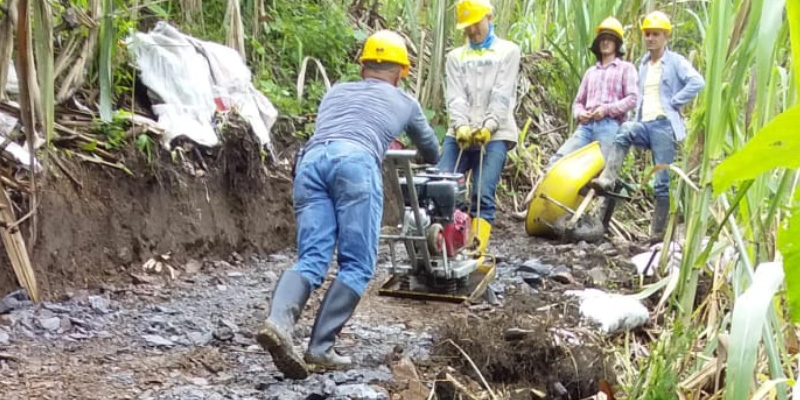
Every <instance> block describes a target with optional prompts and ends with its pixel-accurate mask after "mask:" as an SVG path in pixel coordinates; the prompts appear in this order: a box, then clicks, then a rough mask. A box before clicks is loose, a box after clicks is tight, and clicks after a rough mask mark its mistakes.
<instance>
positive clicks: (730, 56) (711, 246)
mask: <svg viewBox="0 0 800 400" xmlns="http://www.w3.org/2000/svg"><path fill="white" fill-rule="evenodd" d="M792 1H795V2H796V1H797V0H778V1H771V0H711V1H680V2H676V1H656V0H639V1H621V0H618V1H614V0H598V1H589V2H586V1H578V0H547V1H536V2H534V1H529V0H517V1H514V0H497V1H495V2H494V4H495V6H496V8H497V14H496V19H495V21H496V25H497V31H498V33H499V34H500V35H505V36H506V37H508V38H509V39H511V40H513V41H515V42H517V43H519V44H520V45H521V47H522V48H523V50H524V51H526V52H531V51H538V50H549V51H551V52H553V53H554V54H556V55H557V56H558V57H560V58H561V59H562V60H564V61H565V62H566V63H567V65H568V66H569V70H567V71H564V73H565V76H568V78H567V79H568V81H570V82H572V86H571V87H572V88H573V90H572V93H573V94H574V92H575V91H577V87H578V84H579V82H580V78H581V76H582V74H583V72H584V71H585V70H586V69H587V68H588V67H589V66H590V65H591V64H593V63H594V58H593V56H592V55H591V54H590V52H589V51H588V48H589V46H590V45H591V41H592V39H593V38H594V32H593V30H594V27H595V26H596V25H597V24H598V23H599V22H600V21H602V19H604V18H605V17H607V16H609V15H614V16H616V17H617V18H618V19H620V20H621V21H622V22H623V25H624V26H625V28H626V37H625V39H626V50H627V53H628V55H627V58H628V59H629V60H632V61H635V60H638V58H639V57H640V56H642V55H643V52H644V49H643V46H642V40H641V33H640V30H639V26H640V23H641V21H642V18H643V16H644V15H645V14H646V13H647V12H649V11H652V10H654V9H660V10H662V11H665V12H667V13H668V14H670V15H671V17H672V19H673V25H674V35H673V37H672V43H671V44H672V49H673V50H678V51H679V52H680V53H682V54H683V55H685V56H686V57H687V58H689V59H690V60H691V61H692V63H693V64H694V65H695V67H696V68H697V69H698V70H700V71H701V73H703V74H704V76H705V80H706V84H707V85H706V88H705V89H704V91H703V92H702V93H701V94H700V96H699V97H698V99H697V100H696V101H695V102H694V104H693V105H691V106H690V107H688V108H687V111H688V114H687V115H685V118H686V120H687V126H688V128H689V132H688V137H687V139H686V142H685V144H684V146H683V147H682V149H681V157H680V161H679V162H678V163H677V165H678V166H679V167H680V168H681V169H682V170H683V171H686V172H687V173H688V176H689V177H690V179H692V180H693V181H694V182H695V184H696V185H686V184H684V182H683V181H681V180H679V179H675V180H674V181H673V182H674V184H673V188H672V193H673V194H674V197H673V209H674V211H676V213H675V214H674V215H673V216H672V218H671V220H670V231H671V234H670V235H669V236H670V237H671V238H673V240H675V241H678V242H679V243H680V244H681V245H682V247H683V258H682V263H681V268H680V272H679V274H678V276H677V281H676V283H677V287H676V288H675V290H672V291H670V292H668V293H667V297H666V300H667V301H668V304H670V305H671V306H670V307H669V309H668V310H667V314H666V315H665V319H666V320H668V321H673V324H674V325H673V326H672V328H674V329H675V330H674V331H673V330H672V329H669V328H668V330H667V331H665V332H664V333H663V334H662V335H661V336H658V337H657V338H656V343H655V344H653V345H652V348H653V349H661V350H660V351H656V352H653V353H652V354H651V355H650V356H649V357H647V358H643V359H641V358H640V359H639V360H638V361H637V362H636V363H635V365H632V366H631V369H630V373H632V374H637V376H640V377H642V378H645V377H646V378H647V379H636V378H635V377H628V378H625V377H623V378H622V379H621V381H623V382H626V384H625V385H624V386H625V387H624V389H625V390H626V392H627V393H628V394H630V395H632V396H633V398H659V396H663V395H668V396H670V397H672V396H674V395H675V394H676V391H677V392H679V393H678V394H680V390H678V388H677V387H675V385H673V387H670V388H665V387H663V385H662V386H658V385H655V386H654V385H653V382H654V381H655V380H658V379H660V378H663V377H666V376H675V377H686V375H689V374H690V373H692V372H697V371H701V370H702V369H703V368H704V367H706V365H705V360H704V358H703V357H713V356H715V355H718V354H721V353H722V352H724V351H725V350H724V349H723V348H721V347H719V343H720V341H719V340H718V337H719V335H721V334H724V335H729V334H730V332H732V331H734V330H735V329H732V328H734V327H732V326H731V324H732V322H731V316H732V312H733V310H734V309H735V308H736V304H737V300H738V298H739V296H740V295H741V294H742V293H744V292H745V291H746V290H747V289H748V288H749V287H750V285H751V284H752V279H753V276H755V274H756V267H755V266H756V265H759V264H760V263H763V262H766V261H772V260H773V259H774V257H775V256H776V239H775V233H776V231H777V228H778V226H780V224H781V221H783V220H784V219H786V218H787V216H788V208H787V207H786V205H788V204H789V202H790V199H791V196H792V194H793V193H795V192H796V186H797V178H796V177H797V174H796V172H795V171H787V170H777V171H774V172H771V173H767V174H764V175H761V176H758V177H756V178H755V179H752V180H751V181H748V182H746V183H745V184H743V185H740V186H739V187H737V188H733V189H732V190H730V191H727V192H724V193H722V194H721V195H719V196H714V195H713V193H712V188H711V181H712V177H713V173H714V168H715V166H716V165H717V164H719V162H720V161H721V160H722V159H724V158H725V157H727V156H728V155H730V154H733V153H734V152H736V151H737V150H739V149H740V148H742V147H743V146H744V145H745V144H746V143H747V142H748V141H749V140H750V139H751V138H752V137H753V136H754V135H755V134H756V132H758V131H759V130H760V129H761V128H762V127H764V126H765V125H766V124H767V123H769V122H770V121H771V120H772V119H773V118H775V117H776V116H777V115H778V114H779V113H781V112H782V111H784V110H786V109H787V108H788V107H790V106H791V105H792V104H794V102H796V101H797V97H796V91H795V90H793V89H794V88H795V87H796V86H797V85H798V80H800V78H798V77H797V76H798V75H797V74H798V70H800V68H797V66H796V65H791V63H789V62H788V61H789V51H788V50H790V48H789V47H788V45H787V43H788V42H789V40H788V39H789V30H788V29H787V18H786V15H785V12H784V7H785V6H786V5H788V3H789V2H792ZM406 3H412V2H411V1H406ZM413 3H415V4H416V5H417V6H418V4H419V3H417V2H413ZM400 6H402V5H400ZM440 7H441V3H440V2H438V1H431V2H427V3H426V8H427V10H422V15H425V14H426V13H430V12H434V13H438V12H439V11H440ZM798 7H800V6H798ZM407 11H409V12H411V10H407ZM436 22H437V23H438V22H440V21H436ZM431 29H433V30H434V32H436V33H438V35H437V34H435V42H436V43H435V44H434V48H439V49H441V48H442V47H443V46H446V45H445V44H444V43H440V41H442V40H445V41H446V40H448V39H449V38H447V37H445V36H443V35H442V32H443V28H442V27H441V26H440V25H434V26H431ZM798 37H800V36H798ZM796 40H798V41H800V39H796ZM452 43H453V44H452V45H456V44H458V43H459V38H456V37H453V38H452ZM791 50H794V51H798V50H797V49H794V48H793V49H791ZM434 57H435V56H434ZM434 60H435V58H434ZM434 62H435V61H434ZM787 65H791V66H792V67H794V68H793V69H794V74H793V73H792V71H789V70H787ZM430 73H431V74H438V73H439V72H438V70H434V69H433V68H432V69H431V71H430ZM539 84H547V83H546V82H542V83H539ZM428 89H430V88H428ZM429 99H430V98H429V97H423V100H424V101H428V100H429ZM570 100H571V99H570ZM427 105H428V106H433V104H431V103H430V102H428V103H427ZM520 151H524V149H523V150H520ZM525 159H526V157H524V156H523V155H520V154H515V157H513V160H516V161H515V162H519V163H523V162H524V161H523V160H525ZM524 168H530V167H524ZM692 186H697V187H698V188H699V190H695V189H693V188H692ZM678 216H681V217H678ZM678 228H680V229H678ZM726 248H729V249H733V250H734V251H735V253H736V254H737V256H736V257H735V258H734V259H733V260H726V261H725V262H722V261H721V259H719V258H718V257H715V255H717V254H718V253H719V252H720V251H722V250H724V249H726ZM709 261H714V265H713V268H709V267H708V265H709V264H708V262H709ZM701 280H705V281H709V280H710V281H712V282H716V283H717V286H716V287H715V288H714V290H713V291H712V293H711V294H709V297H708V298H702V299H697V295H698V287H699V284H700V281H701ZM779 295H780V294H779ZM695 304H700V306H699V307H698V308H696V307H695ZM764 317H765V319H764V323H763V324H761V325H758V327H757V329H758V330H759V331H763V332H760V333H761V334H760V335H758V336H759V337H760V341H759V342H758V343H760V345H758V344H756V346H755V347H752V346H750V347H747V350H746V352H747V353H748V354H747V357H756V355H757V354H759V352H760V351H762V350H763V354H764V358H763V359H762V358H760V357H756V358H752V359H753V360H757V362H756V363H754V364H752V365H745V364H743V363H738V362H736V361H733V360H731V361H729V363H728V365H727V367H728V369H727V370H728V373H729V374H732V376H735V378H734V379H733V381H731V382H730V385H733V384H739V385H742V384H743V382H745V383H747V382H755V377H756V376H757V375H764V376H768V377H770V379H771V380H770V384H769V388H771V389H772V390H773V391H774V392H775V393H776V395H777V397H778V398H780V399H785V398H787V396H788V387H787V385H786V383H785V380H784V379H785V377H786V376H794V375H795V374H794V373H793V372H794V371H793V370H792V367H791V366H790V363H789V360H790V356H789V355H788V352H787V350H786V348H785V347H786V346H785V343H784V340H783V335H782V332H784V331H785V330H786V329H787V327H788V325H787V324H788V321H787V320H786V317H785V314H784V313H783V312H782V309H779V308H777V307H776V306H775V305H773V304H771V305H770V306H769V307H768V308H767V311H766V315H765V316H764ZM742 321H744V322H742ZM748 322H752V321H750V320H749V319H747V318H745V319H744V320H742V318H741V316H740V317H737V319H736V323H737V324H744V323H748ZM695 326H703V327H705V329H704V330H697V329H689V328H691V327H695ZM739 328H741V327H738V328H737V329H739ZM737 332H738V331H737ZM731 339H732V340H737V341H739V340H746V339H742V338H741V337H740V334H738V333H737V334H736V335H734V336H733V337H732V338H731ZM675 341H678V342H684V341H686V342H688V343H690V344H691V345H690V346H688V348H699V349H702V350H701V351H700V352H698V353H697V354H695V353H692V352H690V353H688V354H685V353H677V351H681V352H685V347H682V346H671V345H670V344H669V343H672V342H675ZM742 343H744V342H741V343H740V342H737V343H734V344H733V347H734V348H735V349H740V348H741V347H737V346H739V345H740V344H742ZM678 349H683V350H678ZM734 381H735V382H734ZM717 389H718V392H717V393H716V395H720V394H722V393H724V395H725V397H726V398H730V399H740V398H749V397H750V396H751V395H752V394H753V392H754V391H755V390H756V389H757V387H756V386H752V385H746V386H741V387H738V388H736V389H735V390H734V389H733V388H732V387H729V389H728V390H727V391H725V390H724V387H720V388H717ZM665 390H666V391H668V392H669V393H666V392H664V391H665ZM687 390H688V389H687ZM762 391H763V387H762ZM689 392H692V393H699V392H697V391H696V390H695V389H694V388H693V389H692V390H689ZM681 395H682V394H681ZM709 395H713V393H709Z"/></svg>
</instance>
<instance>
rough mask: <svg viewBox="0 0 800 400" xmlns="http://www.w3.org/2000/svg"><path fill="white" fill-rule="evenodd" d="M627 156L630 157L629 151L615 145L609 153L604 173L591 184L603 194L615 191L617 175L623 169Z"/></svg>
mask: <svg viewBox="0 0 800 400" xmlns="http://www.w3.org/2000/svg"><path fill="white" fill-rule="evenodd" d="M626 155H628V149H625V148H623V147H620V146H618V145H617V144H614V147H612V148H611V151H609V152H608V159H607V160H606V167H605V168H604V169H603V172H602V173H601V174H600V176H598V177H597V178H595V179H592V180H591V181H590V182H589V184H590V185H591V186H592V187H594V188H595V189H599V190H601V191H603V192H611V191H613V190H614V185H615V184H616V183H617V173H618V172H619V169H620V168H621V167H622V162H623V161H625V156H626Z"/></svg>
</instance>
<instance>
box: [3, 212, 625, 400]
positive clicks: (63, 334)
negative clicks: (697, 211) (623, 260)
mask: <svg viewBox="0 0 800 400" xmlns="http://www.w3.org/2000/svg"><path fill="white" fill-rule="evenodd" d="M492 247H493V248H494V249H495V251H496V252H497V253H498V254H499V255H500V256H501V259H500V261H501V262H500V265H499V271H498V272H499V277H498V279H497V281H496V282H495V283H494V284H493V285H492V287H493V288H494V289H495V290H496V292H497V294H498V295H499V296H498V299H499V304H498V303H495V304H482V305H450V304H442V303H425V302H420V301H412V300H402V299H394V298H386V297H379V296H377V294H376V292H377V289H378V286H379V285H380V284H381V283H383V282H384V281H385V279H386V278H387V276H386V273H385V271H386V261H387V260H386V258H387V257H386V256H385V254H387V252H386V251H382V256H381V258H380V265H379V268H378V277H377V278H376V280H375V281H374V283H373V285H372V286H371V288H370V291H369V292H368V294H367V295H366V296H365V298H364V300H363V301H362V303H361V304H360V305H359V308H358V310H357V313H356V316H355V317H354V318H353V320H352V321H351V323H350V324H348V326H346V327H345V330H344V332H343V335H342V338H341V340H340V341H339V343H338V345H339V346H340V347H341V349H342V350H343V351H344V352H346V353H348V354H350V355H353V356H354V359H355V362H356V368H355V369H353V370H350V371H341V372H334V373H326V374H322V375H319V374H315V375H312V376H311V377H310V378H308V379H307V380H305V381H302V382H296V381H284V380H283V379H282V378H281V376H280V374H279V373H278V372H277V371H276V370H275V369H274V367H273V366H272V364H271V363H270V362H269V356H268V355H266V354H264V353H263V352H262V351H261V349H260V348H259V347H258V346H257V344H256V343H255V340H254V339H253V333H254V332H255V330H256V328H257V325H258V322H259V321H261V320H263V318H264V317H265V316H266V314H267V301H266V299H267V298H268V297H269V294H270V292H271V290H272V288H273V287H274V284H275V282H276V280H277V277H278V275H279V274H280V271H282V270H283V269H285V268H287V267H290V266H291V265H292V263H293V261H294V255H292V254H290V253H286V254H273V255H269V256H265V257H251V258H250V259H247V260H245V259H242V257H239V256H238V255H234V256H233V257H232V258H231V259H229V260H228V261H205V262H203V263H199V262H190V263H188V264H187V265H185V266H180V267H178V268H177V271H178V272H179V275H178V276H177V278H176V279H175V280H170V279H169V278H167V277H166V276H158V275H146V274H144V273H141V271H131V272H136V273H137V274H138V276H139V278H138V282H137V283H134V284H129V285H121V286H117V287H106V288H104V290H102V291H99V292H94V293H88V292H85V291H81V292H77V293H71V294H70V295H69V296H67V297H66V298H64V299H63V301H61V302H57V303H44V304H41V305H38V306H31V305H26V304H24V303H22V304H17V303H15V302H14V301H13V300H6V301H5V302H4V303H3V304H0V393H2V394H3V396H2V397H3V399H29V398H41V399H62V398H70V399H123V398H125V399H223V398H225V399H324V398H329V399H348V398H349V399H388V398H391V397H390V392H393V391H394V389H397V388H396V383H394V382H393V381H394V377H393V374H392V370H391V366H392V362H393V361H395V360H396V359H397V358H398V353H402V354H403V355H406V356H409V357H411V359H412V360H414V362H415V363H418V364H438V365H443V364H448V363H451V364H458V362H451V361H448V360H446V359H445V360H443V359H440V358H438V357H437V356H436V355H440V353H441V351H439V350H437V348H438V347H439V346H437V344H438V343H439V339H440V336H441V334H444V335H447V334H448V333H450V334H452V333H453V332H457V330H456V329H457V328H458V326H457V324H455V323H454V322H453V321H456V320H458V319H459V318H461V317H463V318H474V319H475V320H474V321H473V322H472V324H473V325H475V324H477V325H478V327H476V328H475V329H472V328H470V329H469V332H473V331H475V332H477V331H480V329H478V328H479V327H480V326H481V324H482V322H481V321H483V323H485V324H491V322H489V321H491V320H492V318H493V316H495V315H498V314H502V313H503V312H504V311H503V310H504V307H506V305H507V304H511V303H514V304H517V303H519V300H523V301H527V302H528V303H526V304H528V305H527V307H528V308H527V309H525V308H519V307H517V306H515V307H513V312H514V313H523V314H526V315H530V316H531V318H532V320H531V321H533V322H532V323H534V324H541V325H542V326H544V325H545V323H544V322H542V321H545V320H547V321H550V322H547V324H546V325H547V327H548V329H547V330H544V332H546V335H547V336H548V340H547V341H546V344H542V343H544V342H542V343H539V342H536V343H538V344H536V343H534V344H533V345H534V347H535V346H553V344H552V338H554V337H556V338H557V337H558V336H559V335H561V336H564V332H561V331H560V330H563V329H564V327H573V328H575V329H580V330H583V331H586V332H588V329H587V328H585V327H579V325H580V324H579V322H578V318H577V309H576V307H574V302H571V301H570V300H568V299H566V298H564V297H563V295H562V293H563V291H564V290H567V289H569V288H579V287H583V286H584V285H589V286H591V285H593V284H594V282H593V279H596V280H598V281H599V280H601V279H605V281H615V282H622V281H624V276H625V274H626V273H624V272H622V273H621V275H620V276H621V277H622V278H620V277H617V276H615V274H616V272H614V271H615V270H614V269H608V268H607V267H606V265H609V262H607V260H611V259H613V258H615V257H617V258H619V257H621V256H620V252H619V251H618V250H617V249H616V248H614V246H611V245H610V244H607V245H604V246H603V247H600V248H598V247H596V246H592V247H589V246H588V245H568V246H564V245H558V244H554V243H551V242H547V241H543V240H540V239H531V238H527V237H525V236H524V234H522V233H518V232H515V228H514V225H513V224H512V223H511V222H504V223H502V224H501V226H500V227H499V228H498V233H496V234H495V236H494V243H493V245H492ZM384 250H385V249H384ZM529 260H539V261H541V263H540V265H542V266H543V267H546V268H549V269H551V270H559V268H561V269H560V270H559V271H561V272H563V274H562V275H563V276H568V277H565V278H563V279H561V278H547V277H541V276H540V277H538V278H537V277H535V276H533V275H532V274H531V273H530V272H521V271H520V269H519V266H520V265H521V264H523V263H524V262H525V261H529ZM581 264H583V265H581ZM598 268H600V269H602V271H605V272H604V274H603V275H604V277H603V276H600V275H601V274H600V272H598V271H599V270H598ZM589 271H594V272H592V273H590V272H589ZM597 283H600V282H597ZM602 283H603V284H605V283H606V282H602ZM323 293H324V292H323V291H317V292H316V293H315V294H314V295H313V297H312V300H311V301H310V304H309V307H307V309H306V311H305V312H304V313H303V316H302V319H301V321H300V323H299V326H298V328H297V334H298V335H299V336H301V337H303V338H307V337H308V334H309V332H310V329H311V324H312V323H313V316H314V313H315V311H316V307H317V306H318V304H319V301H320V300H321V295H322V294H323ZM515 299H516V300H515ZM4 308H5V309H6V310H4ZM8 308H13V310H12V311H10V312H9V311H8V310H7V309H8ZM556 311H557V312H556ZM4 312H5V313H4ZM506 312H508V313H511V312H512V308H507V311H506ZM520 315H521V314H520ZM537 315H538V316H537ZM463 318H462V319H463ZM554 320H555V321H556V322H555V323H553V321H554ZM476 321H477V322H476ZM537 321H538V322H537ZM559 321H561V322H559ZM575 329H573V332H574V331H575ZM559 332H560V333H559ZM457 334H462V333H457ZM500 334H502V332H501V333H500ZM587 334H588V333H587ZM550 335H552V336H550ZM567 336H569V335H567ZM567 336H564V337H562V338H561V340H562V341H565V340H567V339H569V337H567ZM572 336H575V335H574V334H572ZM487 340H499V341H501V342H502V340H503V339H501V338H489V339H487ZM556 340H559V339H558V338H557V339H556ZM306 341H307V339H304V341H303V346H305V344H306ZM478 350H480V349H472V350H471V351H478ZM545 350H546V349H545ZM544 353H547V351H545V352H544ZM530 360H531V362H532V363H533V364H538V363H547V362H548V359H546V358H545V359H541V360H539V359H536V358H531V359H530ZM553 360H556V359H555V358H554V359H553ZM553 360H550V361H553ZM511 361H513V360H511ZM531 362H529V363H528V364H530V363H531ZM482 367H485V368H486V370H487V371H488V372H487V373H488V374H491V376H490V377H491V378H498V376H496V375H497V373H498V371H502V369H500V370H496V369H492V368H493V364H487V363H484V365H482ZM523 367H524V366H520V368H523ZM532 367H535V368H534V369H533V370H536V368H538V369H540V370H546V369H547V368H549V367H548V366H547V365H533V366H532ZM519 372H524V371H523V370H522V369H520V370H519ZM576 372H578V373H579V374H580V373H581V372H582V371H576ZM523 375H524V374H523ZM528 378H530V377H528ZM573 378H574V377H573ZM573 378H565V377H563V375H562V376H559V375H556V376H555V378H548V379H549V380H551V381H552V380H553V379H556V380H559V383H561V385H562V387H564V388H565V390H567V392H565V393H573V392H574V391H572V390H571V389H570V388H569V385H570V384H571V383H573V382H571V381H570V379H572V380H575V379H573ZM591 379H595V376H594V375H593V376H590V377H585V380H586V381H589V383H586V382H584V381H580V382H577V384H578V385H579V386H580V387H581V388H582V389H580V390H578V392H574V393H579V392H580V393H582V392H583V391H586V390H591V388H589V389H583V388H584V387H587V385H589V386H591ZM494 380H495V381H497V380H498V379H494ZM518 380H522V378H521V377H520V378H519V379H518ZM500 381H502V379H500ZM528 381H535V379H528ZM561 381H564V382H561ZM551 383H552V382H549V381H548V382H545V380H544V379H542V382H541V384H542V387H544V388H545V390H547V387H548V385H549V384H551ZM581 385H582V386H581ZM556 389H558V388H556ZM552 398H559V397H552Z"/></svg>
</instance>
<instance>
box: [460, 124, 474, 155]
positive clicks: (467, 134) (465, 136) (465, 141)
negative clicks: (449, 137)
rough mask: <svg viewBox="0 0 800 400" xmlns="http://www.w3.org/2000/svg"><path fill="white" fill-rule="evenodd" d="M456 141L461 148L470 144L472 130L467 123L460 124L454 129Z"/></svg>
mask: <svg viewBox="0 0 800 400" xmlns="http://www.w3.org/2000/svg"><path fill="white" fill-rule="evenodd" d="M456 142H457V143H458V147H459V148H460V149H462V150H464V149H466V148H468V147H470V146H472V130H471V129H470V128H469V125H462V126H459V127H458V129H456Z"/></svg>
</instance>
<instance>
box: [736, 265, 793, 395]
mask: <svg viewBox="0 0 800 400" xmlns="http://www.w3.org/2000/svg"><path fill="white" fill-rule="evenodd" d="M783 276H784V275H783V265H782V263H779V262H772V263H764V264H761V265H759V266H758V268H757V269H756V273H755V276H754V277H753V283H752V285H751V286H750V287H749V288H748V289H747V290H746V291H745V292H744V293H742V295H741V296H739V297H738V298H737V299H736V303H735V305H734V307H733V319H732V321H731V343H730V351H729V352H728V364H727V365H728V366H727V376H726V379H725V380H726V383H725V399H726V400H746V399H747V398H748V396H749V395H750V391H751V389H752V386H753V372H754V371H755V367H756V358H757V356H758V344H759V342H760V341H761V337H762V333H763V331H764V325H765V323H766V320H767V311H768V310H769V306H770V304H771V302H772V298H773V297H774V296H775V293H776V292H777V290H778V287H779V286H780V285H781V283H782V282H783Z"/></svg>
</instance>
